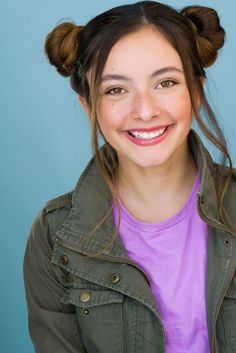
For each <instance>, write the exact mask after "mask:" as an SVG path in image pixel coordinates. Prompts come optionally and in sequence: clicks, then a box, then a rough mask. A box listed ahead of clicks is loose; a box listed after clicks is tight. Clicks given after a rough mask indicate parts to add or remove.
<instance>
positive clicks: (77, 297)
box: [61, 288, 124, 308]
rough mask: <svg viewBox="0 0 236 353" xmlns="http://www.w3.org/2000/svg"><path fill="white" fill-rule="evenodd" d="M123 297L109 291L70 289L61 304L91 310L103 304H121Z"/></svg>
mask: <svg viewBox="0 0 236 353" xmlns="http://www.w3.org/2000/svg"><path fill="white" fill-rule="evenodd" d="M123 298H124V295H123V294H121V293H119V292H116V291H113V290H109V289H102V290H101V289H99V290H94V289H89V288H88V289H85V288H83V289H81V288H70V289H68V290H67V292H66V294H65V295H64V297H62V299H61V302H63V303H64V304H73V305H76V306H78V307H80V308H91V307H95V306H99V305H104V304H111V303H122V302H123Z"/></svg>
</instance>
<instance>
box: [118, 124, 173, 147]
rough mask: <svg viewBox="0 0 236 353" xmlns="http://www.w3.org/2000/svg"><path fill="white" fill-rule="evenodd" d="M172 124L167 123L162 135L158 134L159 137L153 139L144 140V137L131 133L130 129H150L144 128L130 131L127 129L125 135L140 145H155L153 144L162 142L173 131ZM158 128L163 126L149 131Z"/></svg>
mask: <svg viewBox="0 0 236 353" xmlns="http://www.w3.org/2000/svg"><path fill="white" fill-rule="evenodd" d="M171 127H172V126H171V125H169V126H168V125H167V126H166V125H165V126H163V127H162V128H166V131H165V132H164V133H163V134H162V135H161V136H158V137H155V138H153V139H150V140H144V139H139V138H137V137H133V136H131V135H129V133H128V131H148V130H143V129H139V130H128V131H125V132H124V133H125V136H126V137H127V138H128V139H129V140H130V141H131V142H133V143H134V144H135V145H139V146H143V147H145V146H153V145H157V144H158V143H160V142H162V141H163V140H164V139H165V138H166V137H167V136H168V135H169V133H170V131H171ZM157 129H161V127H158V128H156V127H155V129H153V128H152V129H151V130H149V131H153V130H157Z"/></svg>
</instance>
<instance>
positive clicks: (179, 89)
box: [97, 27, 192, 168]
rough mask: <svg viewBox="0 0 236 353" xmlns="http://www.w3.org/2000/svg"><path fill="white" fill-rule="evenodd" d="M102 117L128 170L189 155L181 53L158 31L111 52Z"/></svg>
mask: <svg viewBox="0 0 236 353" xmlns="http://www.w3.org/2000/svg"><path fill="white" fill-rule="evenodd" d="M97 115H98V121H99V124H100V128H101V130H102V133H103V135H104V137H105V139H106V140H107V141H108V142H109V143H110V145H112V146H113V148H114V149H115V150H116V151H117V154H118V159H119V163H120V164H122V165H123V166H127V165H128V164H129V165H130V166H131V165H132V166H136V167H140V168H148V167H155V166H160V165H163V164H165V163H168V161H170V160H171V159H173V158H179V156H180V155H181V154H184V152H186V149H187V135H188V133H189V130H190V128H191V122H192V108H191V101H190V95H189V91H188V88H187V84H186V81H185V77H184V72H183V66H182V63H181V59H180V57H179V55H178V53H177V52H176V50H175V49H174V48H173V47H172V46H171V44H170V43H169V42H168V41H167V40H166V39H165V38H164V37H163V35H162V34H160V33H159V32H158V31H157V30H155V29H153V28H152V27H144V28H142V29H140V30H139V31H137V32H135V33H131V34H128V35H127V36H125V37H123V38H121V39H120V40H119V41H118V42H117V43H116V44H115V45H114V46H113V47H112V49H111V51H110V53H109V56H108V59H107V62H106V64H105V67H104V71H103V73H102V78H101V84H100V88H99V99H98V107H97Z"/></svg>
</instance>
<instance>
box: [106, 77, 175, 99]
mask: <svg viewBox="0 0 236 353" xmlns="http://www.w3.org/2000/svg"><path fill="white" fill-rule="evenodd" d="M166 82H169V83H171V86H168V87H162V89H167V88H171V87H173V86H175V85H176V84H177V81H175V80H164V81H161V82H160V83H159V84H158V86H159V85H161V84H163V83H166ZM117 89H119V90H124V89H123V88H121V87H113V88H111V89H109V90H108V91H107V92H106V94H110V95H112V96H119V95H121V94H122V93H117V94H116V93H111V92H112V91H114V90H117Z"/></svg>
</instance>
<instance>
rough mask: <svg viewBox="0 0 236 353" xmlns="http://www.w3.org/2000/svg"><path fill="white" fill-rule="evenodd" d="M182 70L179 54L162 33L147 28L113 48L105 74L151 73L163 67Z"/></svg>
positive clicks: (131, 34) (130, 35)
mask: <svg viewBox="0 0 236 353" xmlns="http://www.w3.org/2000/svg"><path fill="white" fill-rule="evenodd" d="M173 65H174V66H176V67H178V68H180V69H182V63H181V59H180V56H179V54H178V52H177V51H176V50H175V48H174V47H173V46H172V45H171V43H170V42H169V41H168V40H167V39H166V38H165V37H164V36H163V34H162V33H161V32H159V31H158V30H157V29H155V28H153V27H151V26H145V27H142V28H141V29H139V30H138V31H136V32H133V33H130V34H128V35H125V36H124V37H122V38H121V39H120V40H118V41H117V42H116V43H115V45H114V46H113V47H112V48H111V51H110V53H109V55H108V58H107V61H106V64H105V66H104V70H103V73H104V74H107V73H111V72H113V71H122V72H124V71H125V72H131V73H132V71H137V70H142V71H145V70H147V71H149V70H152V69H153V68H156V69H158V68H161V67H163V66H173Z"/></svg>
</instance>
